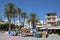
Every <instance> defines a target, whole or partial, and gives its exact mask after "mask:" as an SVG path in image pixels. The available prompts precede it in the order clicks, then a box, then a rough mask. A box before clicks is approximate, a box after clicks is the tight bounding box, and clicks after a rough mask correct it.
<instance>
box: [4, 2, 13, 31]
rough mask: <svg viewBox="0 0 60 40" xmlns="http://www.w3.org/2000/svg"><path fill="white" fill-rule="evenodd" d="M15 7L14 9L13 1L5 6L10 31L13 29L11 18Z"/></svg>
mask: <svg viewBox="0 0 60 40" xmlns="http://www.w3.org/2000/svg"><path fill="white" fill-rule="evenodd" d="M13 9H14V4H13V3H8V4H7V5H6V6H5V13H4V15H5V16H6V17H7V19H8V22H9V31H10V30H11V18H12V13H13Z"/></svg>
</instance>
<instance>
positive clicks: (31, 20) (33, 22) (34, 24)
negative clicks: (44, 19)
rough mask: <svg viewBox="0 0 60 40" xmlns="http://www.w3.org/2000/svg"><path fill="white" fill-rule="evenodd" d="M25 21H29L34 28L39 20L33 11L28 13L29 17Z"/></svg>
mask: <svg viewBox="0 0 60 40" xmlns="http://www.w3.org/2000/svg"><path fill="white" fill-rule="evenodd" d="M27 22H28V23H30V22H31V24H32V28H33V29H36V22H39V21H38V18H37V16H36V14H35V13H31V14H30V19H28V20H27Z"/></svg>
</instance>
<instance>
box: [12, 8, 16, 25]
mask: <svg viewBox="0 0 60 40" xmlns="http://www.w3.org/2000/svg"><path fill="white" fill-rule="evenodd" d="M12 15H13V21H14V25H15V18H16V17H17V10H16V9H13V13H12Z"/></svg>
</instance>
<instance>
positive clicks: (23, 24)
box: [23, 17, 25, 27]
mask: <svg viewBox="0 0 60 40" xmlns="http://www.w3.org/2000/svg"><path fill="white" fill-rule="evenodd" d="M24 26H25V17H24V23H23V27H24Z"/></svg>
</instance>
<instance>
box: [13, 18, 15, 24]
mask: <svg viewBox="0 0 60 40" xmlns="http://www.w3.org/2000/svg"><path fill="white" fill-rule="evenodd" d="M13 20H14V25H15V17H13Z"/></svg>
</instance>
